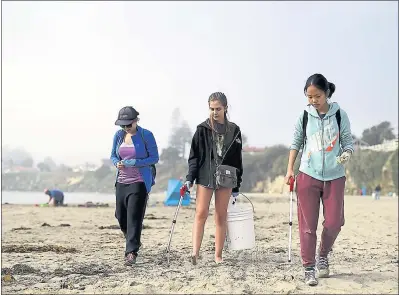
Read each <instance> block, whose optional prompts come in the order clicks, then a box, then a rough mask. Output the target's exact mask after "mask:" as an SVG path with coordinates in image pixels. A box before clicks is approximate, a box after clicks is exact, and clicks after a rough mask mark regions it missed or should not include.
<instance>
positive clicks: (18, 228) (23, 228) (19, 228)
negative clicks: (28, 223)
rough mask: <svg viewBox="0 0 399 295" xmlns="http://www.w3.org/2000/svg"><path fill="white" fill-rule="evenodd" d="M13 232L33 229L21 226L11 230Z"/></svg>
mask: <svg viewBox="0 0 399 295" xmlns="http://www.w3.org/2000/svg"><path fill="white" fill-rule="evenodd" d="M11 230H12V231H17V230H31V228H30V227H24V226H21V227H15V228H13V229H11Z"/></svg>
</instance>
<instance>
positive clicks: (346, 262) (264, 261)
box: [2, 194, 398, 294]
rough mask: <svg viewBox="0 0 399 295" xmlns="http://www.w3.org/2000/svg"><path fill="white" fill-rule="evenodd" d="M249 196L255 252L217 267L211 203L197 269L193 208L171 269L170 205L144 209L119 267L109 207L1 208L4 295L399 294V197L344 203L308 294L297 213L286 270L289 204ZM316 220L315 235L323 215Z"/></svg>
mask: <svg viewBox="0 0 399 295" xmlns="http://www.w3.org/2000/svg"><path fill="white" fill-rule="evenodd" d="M247 196H248V197H250V199H251V200H252V202H253V204H254V206H255V232H256V247H255V248H254V249H252V250H243V251H231V250H228V251H225V252H224V263H223V264H220V265H216V264H215V263H214V262H213V257H214V252H213V251H214V220H213V212H214V210H213V206H212V205H211V210H210V216H209V219H208V222H207V224H206V228H205V234H204V240H203V246H202V252H201V255H202V259H201V260H199V264H198V265H196V266H193V265H191V264H190V261H189V256H190V253H191V227H192V221H193V217H194V206H193V205H191V206H189V207H182V208H181V210H180V213H179V216H178V220H177V224H176V227H175V232H174V235H173V240H172V247H171V253H170V255H171V256H170V257H171V260H170V265H167V262H166V246H167V242H168V237H169V230H170V227H171V224H172V217H173V214H174V212H175V209H176V207H165V206H163V205H162V204H161V202H159V203H158V204H157V205H151V206H149V207H148V208H147V212H146V217H145V220H144V225H145V228H144V230H143V236H142V243H143V247H142V249H141V252H140V256H139V258H138V260H137V264H136V265H135V266H134V267H126V266H124V265H123V255H124V239H123V234H122V233H121V232H120V230H119V229H118V227H117V222H116V219H115V217H114V205H113V204H110V207H108V208H76V207H62V208H41V207H34V206H28V205H25V206H24V205H3V207H2V281H3V282H2V292H3V293H8V294H9V293H14V294H16V293H18V294H21V293H26V294H27V293H29V294H39V293H40V294H44V293H46V294H50V293H51V294H57V293H58V294H69V293H70V294H82V293H92V294H93V293H108V294H110V293H112V294H128V293H130V294H137V293H148V294H149V293H151V294H156V293H163V294H165V293H174V294H177V293H180V294H187V293H191V294H204V293H207V294H211V293H224V294H227V293H231V294H255V293H258V294H266V293H282V294H289V293H291V294H295V293H301V294H313V293H319V294H320V293H323V294H327V293H330V294H344V293H345V294H350V293H352V294H355V293H356V294H361V293H367V294H372V293H374V294H377V293H379V294H381V293H384V294H388V293H391V294H398V199H392V198H388V197H382V198H381V200H380V201H374V200H372V199H371V197H359V196H347V197H346V203H345V210H346V224H345V226H344V227H343V229H342V232H341V234H340V236H339V237H338V239H337V242H336V244H335V246H334V248H333V251H332V253H331V257H330V264H331V278H328V279H320V281H319V285H318V286H316V287H309V286H306V285H305V284H304V283H303V273H302V268H301V263H300V257H299V237H298V230H297V219H296V212H295V211H294V219H293V220H294V225H293V243H292V247H293V248H292V250H293V253H292V255H293V261H292V262H291V263H288V262H287V248H288V229H289V226H288V219H289V197H288V196H265V195H255V194H254V195H247ZM154 198H155V196H152V199H154ZM161 198H162V196H161ZM150 204H151V202H150ZM244 205H248V206H249V204H248V203H246V204H244ZM294 208H296V205H295V204H294ZM320 216H321V218H320V221H319V229H318V233H319V236H320V232H321V230H322V226H321V222H322V212H321V214H320ZM44 223H47V226H42V225H43V224H44ZM61 224H62V226H61ZM7 274H9V275H7Z"/></svg>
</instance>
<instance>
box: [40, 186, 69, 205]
mask: <svg viewBox="0 0 399 295" xmlns="http://www.w3.org/2000/svg"><path fill="white" fill-rule="evenodd" d="M44 193H45V194H46V195H48V196H49V200H48V202H47V204H49V205H50V206H54V207H57V206H63V205H64V193H63V192H62V191H60V190H57V189H53V190H49V189H48V188H46V189H45V190H44Z"/></svg>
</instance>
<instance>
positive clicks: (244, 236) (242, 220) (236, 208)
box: [227, 200, 255, 250]
mask: <svg viewBox="0 0 399 295" xmlns="http://www.w3.org/2000/svg"><path fill="white" fill-rule="evenodd" d="M227 246H228V248H229V249H230V250H244V249H252V248H254V247H255V226H254V214H253V209H252V206H250V207H248V206H243V204H237V203H235V204H234V205H233V204H232V201H231V200H230V203H229V207H228V209H227Z"/></svg>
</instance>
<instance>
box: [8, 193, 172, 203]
mask: <svg viewBox="0 0 399 295" xmlns="http://www.w3.org/2000/svg"><path fill="white" fill-rule="evenodd" d="M64 196H65V199H64V202H65V203H66V204H83V203H85V202H90V201H91V202H93V203H97V202H99V203H109V204H112V203H114V202H115V195H114V194H103V193H79V192H73V193H72V192H71V193H69V192H65V193H64ZM164 197H165V195H164V194H151V195H150V199H149V203H150V204H151V203H153V202H159V201H162V200H163V198H164ZM47 202H48V196H47V195H45V194H44V193H43V192H18V191H2V192H1V203H2V204H4V203H8V204H43V203H47Z"/></svg>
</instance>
